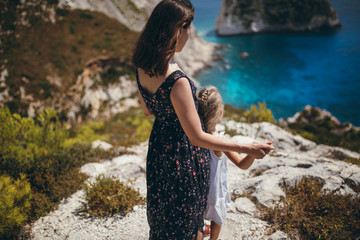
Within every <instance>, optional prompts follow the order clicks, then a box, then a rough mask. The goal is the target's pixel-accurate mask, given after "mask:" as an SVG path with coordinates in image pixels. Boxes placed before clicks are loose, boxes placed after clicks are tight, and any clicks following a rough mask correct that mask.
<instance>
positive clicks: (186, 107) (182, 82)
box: [170, 78, 274, 159]
mask: <svg viewBox="0 0 360 240" xmlns="http://www.w3.org/2000/svg"><path fill="white" fill-rule="evenodd" d="M170 99H171V102H172V104H173V106H174V109H175V112H176V114H177V116H178V118H179V120H180V124H181V126H182V128H183V129H184V131H185V134H186V135H187V136H188V138H189V139H190V141H191V143H192V144H193V145H195V146H199V147H203V148H208V149H213V150H217V151H223V152H240V153H246V154H249V155H251V156H252V157H254V158H258V159H259V158H263V157H265V155H266V153H265V151H267V150H268V151H270V150H274V148H273V147H272V146H269V145H267V144H242V145H240V144H237V143H234V142H230V141H227V140H225V139H220V138H217V137H215V136H213V135H211V134H208V133H205V132H204V131H203V130H202V128H201V122H200V118H199V115H198V112H197V111H196V107H195V104H194V100H193V96H192V92H191V87H190V83H189V81H188V79H186V78H180V79H178V80H177V81H176V82H175V84H174V86H173V88H172V90H171V93H170Z"/></svg>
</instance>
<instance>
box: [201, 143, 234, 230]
mask: <svg viewBox="0 0 360 240" xmlns="http://www.w3.org/2000/svg"><path fill="white" fill-rule="evenodd" d="M210 157H211V172H210V190H209V195H208V203H207V207H206V211H205V219H207V220H211V221H214V222H215V223H216V224H218V225H222V223H223V220H224V219H226V208H228V207H230V203H231V198H230V194H229V191H228V188H227V173H228V168H227V160H228V158H227V156H226V155H225V154H224V153H223V155H222V156H221V157H217V156H216V155H215V153H214V151H212V150H210Z"/></svg>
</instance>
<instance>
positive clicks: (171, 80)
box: [166, 70, 189, 87]
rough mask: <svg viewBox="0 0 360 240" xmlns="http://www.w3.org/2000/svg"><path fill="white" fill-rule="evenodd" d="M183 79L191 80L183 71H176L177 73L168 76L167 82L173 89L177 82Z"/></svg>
mask: <svg viewBox="0 0 360 240" xmlns="http://www.w3.org/2000/svg"><path fill="white" fill-rule="evenodd" d="M182 77H186V78H187V79H189V78H188V77H187V76H186V74H185V73H184V72H183V71H181V70H176V71H174V72H172V73H171V74H170V75H169V76H168V79H167V80H166V81H167V84H168V86H169V87H172V86H173V85H174V84H175V82H176V81H177V80H178V79H180V78H182Z"/></svg>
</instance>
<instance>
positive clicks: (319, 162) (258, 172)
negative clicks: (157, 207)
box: [31, 121, 360, 240]
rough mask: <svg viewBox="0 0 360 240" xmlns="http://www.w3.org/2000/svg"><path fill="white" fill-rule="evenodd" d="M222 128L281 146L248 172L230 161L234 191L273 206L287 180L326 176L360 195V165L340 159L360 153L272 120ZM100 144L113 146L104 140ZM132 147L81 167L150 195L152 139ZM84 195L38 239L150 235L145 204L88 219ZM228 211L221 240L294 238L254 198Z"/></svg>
mask: <svg viewBox="0 0 360 240" xmlns="http://www.w3.org/2000/svg"><path fill="white" fill-rule="evenodd" d="M217 127H218V128H219V130H224V129H226V130H227V131H229V130H230V131H232V132H234V133H236V135H235V136H234V137H232V140H234V141H238V142H242V143H249V142H252V141H254V140H257V141H261V142H264V141H271V142H272V143H273V145H274V146H275V147H276V150H275V151H273V152H272V153H270V154H269V155H268V156H266V157H265V158H264V159H262V160H257V161H255V163H254V164H253V165H252V166H251V167H250V168H249V169H248V170H241V169H238V168H237V167H235V166H234V165H233V164H232V163H231V162H229V164H228V165H229V175H228V185H229V190H230V191H231V192H232V193H235V194H241V193H245V192H247V191H248V190H249V189H252V194H251V195H252V196H253V197H256V198H257V199H258V201H259V203H261V204H263V205H264V206H272V205H273V202H274V201H276V200H278V199H279V198H280V196H284V192H283V191H282V190H281V188H280V186H279V185H280V184H281V183H283V182H286V183H287V184H290V185H293V184H295V183H296V182H298V181H299V180H300V179H301V178H302V177H304V176H316V177H320V178H322V179H323V180H325V186H324V188H328V189H337V188H339V189H340V192H341V193H342V194H343V193H352V194H355V192H354V191H353V190H352V189H351V188H350V187H349V186H348V183H349V182H352V183H353V184H359V183H360V167H359V166H357V165H353V164H350V163H346V162H343V161H339V160H337V158H338V157H339V156H342V157H343V156H348V157H355V158H360V154H358V153H354V152H350V151H348V150H345V149H341V148H336V147H328V146H325V145H317V144H315V143H313V142H311V141H308V140H306V139H303V138H302V137H300V136H297V135H292V134H291V133H289V132H286V131H285V130H283V129H282V128H280V127H277V126H275V125H273V124H270V123H254V124H245V123H237V122H234V121H227V122H224V124H220V125H218V126H217ZM244 136H246V137H244ZM228 138H230V137H229V136H228ZM94 144H95V145H96V144H100V145H101V146H102V147H111V146H108V145H106V144H104V143H102V142H96V143H94ZM129 150H130V154H127V155H122V156H119V157H116V158H114V159H107V160H102V161H101V162H99V163H90V164H86V165H84V166H83V167H82V168H81V171H82V172H84V173H86V174H88V175H89V176H90V177H91V178H90V179H93V178H94V177H96V176H98V175H99V174H107V175H112V176H114V177H115V178H117V179H120V180H122V181H126V180H127V179H136V180H135V183H134V188H135V189H138V190H139V191H140V193H141V194H142V195H143V196H145V193H146V186H145V158H146V151H147V143H146V142H145V143H142V144H141V145H139V146H134V147H132V148H131V149H129ZM83 194H84V192H83V191H82V190H80V191H78V192H76V193H75V194H73V195H72V196H71V197H69V198H68V199H64V200H63V201H62V203H61V204H60V205H59V207H58V208H57V209H56V210H55V211H54V212H52V213H50V214H49V215H48V216H45V217H42V218H40V219H39V220H38V221H36V222H35V223H34V224H33V225H32V226H31V237H32V239H39V240H40V239H41V240H43V239H87V240H91V239H122V240H130V239H131V240H133V239H139V240H141V239H148V230H149V227H148V225H147V221H146V208H145V207H144V206H135V208H134V210H133V211H132V212H131V213H129V214H128V215H126V216H125V217H123V216H119V215H117V216H114V217H110V218H105V219H96V218H86V217H82V216H79V215H77V214H76V210H77V209H78V208H79V207H80V206H81V202H82V201H83V199H82V197H83ZM227 213H228V219H227V220H226V221H225V223H224V226H223V229H222V232H221V236H220V239H223V240H224V239H227V240H237V239H249V240H250V239H251V240H256V239H267V240H270V239H272V240H276V239H278V240H279V239H288V236H287V235H286V234H285V233H283V232H280V231H277V232H275V233H273V234H271V235H269V233H270V226H269V224H268V223H266V222H264V221H262V220H261V219H259V217H258V215H259V212H258V209H257V208H256V206H255V205H254V204H253V203H252V202H251V201H250V200H249V199H248V198H238V199H236V200H235V201H234V202H233V203H232V206H231V207H230V208H229V209H228V212H227Z"/></svg>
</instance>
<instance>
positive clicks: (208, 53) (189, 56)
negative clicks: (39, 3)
mask: <svg viewBox="0 0 360 240" xmlns="http://www.w3.org/2000/svg"><path fill="white" fill-rule="evenodd" d="M159 2H160V0H131V1H129V0H104V1H91V0H85V1H78V0H60V1H59V7H70V8H73V9H77V8H79V9H88V10H94V11H99V12H102V13H104V14H106V15H107V16H109V17H113V18H115V19H117V20H118V21H119V22H121V23H123V24H124V25H126V26H127V27H129V28H130V29H131V30H134V31H137V32H140V31H141V30H142V28H143V27H144V25H145V23H146V20H147V18H148V17H149V16H150V14H151V12H152V10H153V8H154V7H155V6H156V4H157V3H159ZM215 49H216V45H215V44H213V43H209V42H206V41H204V40H202V39H201V38H200V37H199V36H198V35H197V33H196V30H195V28H193V30H192V32H191V34H190V38H189V41H188V43H187V44H186V46H185V48H184V49H183V51H182V52H181V53H180V54H176V56H175V60H176V61H177V62H178V64H179V65H180V67H181V68H182V69H183V70H184V71H185V72H186V73H187V74H188V75H190V76H194V75H195V74H196V73H198V72H199V71H200V70H201V69H203V68H206V67H209V66H211V65H212V62H213V61H214V54H215V53H214V52H215Z"/></svg>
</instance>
